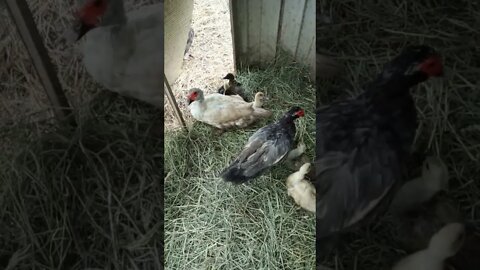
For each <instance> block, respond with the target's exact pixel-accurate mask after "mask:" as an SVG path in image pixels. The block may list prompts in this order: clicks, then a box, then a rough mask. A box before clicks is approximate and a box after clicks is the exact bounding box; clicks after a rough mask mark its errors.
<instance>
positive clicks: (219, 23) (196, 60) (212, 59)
mask: <svg viewBox="0 0 480 270" xmlns="http://www.w3.org/2000/svg"><path fill="white" fill-rule="evenodd" d="M192 28H193V30H194V31H195V36H194V38H193V43H192V46H191V47H190V50H189V52H188V54H189V55H190V56H189V57H188V59H185V60H184V63H183V68H182V72H181V73H180V76H179V77H178V79H177V80H176V81H175V83H173V84H172V85H171V86H172V90H173V92H174V95H175V98H176V99H177V102H178V105H179V107H180V109H181V111H182V113H183V117H184V118H185V119H186V120H187V122H190V121H191V116H190V113H189V112H188V108H187V107H186V104H185V94H186V93H187V92H188V90H189V89H191V88H193V87H197V88H200V89H202V90H203V91H205V92H206V93H210V92H215V91H216V90H217V89H218V87H220V86H221V85H222V83H223V80H222V78H223V77H224V76H225V75H226V74H227V73H229V72H233V47H232V33H231V26H230V12H229V7H228V1H227V0H221V1H219V0H195V1H194V8H193V15H192ZM186 39H187V37H185V41H186ZM165 127H166V130H171V129H175V128H178V127H179V123H177V121H176V119H175V118H174V116H173V112H172V108H171V107H170V105H169V104H168V102H167V99H166V98H165Z"/></svg>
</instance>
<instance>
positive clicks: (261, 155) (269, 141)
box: [221, 107, 305, 184]
mask: <svg viewBox="0 0 480 270" xmlns="http://www.w3.org/2000/svg"><path fill="white" fill-rule="evenodd" d="M304 115H305V111H304V110H303V109H302V108H300V107H292V108H291V109H290V110H289V111H287V112H286V113H285V114H284V115H283V116H282V117H281V118H280V119H279V120H278V121H277V122H275V123H272V124H270V125H267V126H264V127H262V128H261V129H259V130H257V131H256V132H255V133H254V134H253V135H252V136H250V138H249V139H248V142H247V144H246V145H245V146H244V148H243V150H242V151H241V152H240V154H239V155H238V156H237V158H236V159H235V160H234V161H233V162H232V163H231V164H230V165H229V166H228V167H227V168H225V169H224V170H223V171H222V173H221V177H222V178H223V179H224V180H225V181H228V182H233V183H235V184H240V183H245V182H247V181H248V180H251V179H254V178H256V177H258V176H260V175H262V174H263V173H265V172H266V171H267V170H268V169H270V168H271V167H273V166H275V165H277V164H278V163H280V162H281V161H283V160H284V159H285V158H287V157H288V158H295V157H296V156H299V155H301V154H302V153H297V152H295V150H296V149H293V144H294V139H295V133H296V127H295V119H297V118H300V117H303V116H304ZM291 152H295V153H296V154H295V156H292V155H290V153H291Z"/></svg>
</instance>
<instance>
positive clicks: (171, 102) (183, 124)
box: [163, 73, 188, 131]
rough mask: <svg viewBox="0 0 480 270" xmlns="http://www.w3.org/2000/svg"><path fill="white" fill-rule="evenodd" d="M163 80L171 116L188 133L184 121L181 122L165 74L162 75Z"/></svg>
mask: <svg viewBox="0 0 480 270" xmlns="http://www.w3.org/2000/svg"><path fill="white" fill-rule="evenodd" d="M163 79H164V80H165V86H166V87H165V89H166V90H167V92H166V94H167V99H168V103H170V106H172V109H173V114H174V115H175V118H177V121H178V122H179V123H180V124H181V125H182V127H183V128H184V129H185V131H188V128H187V124H186V123H185V120H183V117H182V112H181V111H180V108H179V107H178V104H177V101H176V99H175V96H174V95H173V91H172V88H170V84H169V83H168V80H167V76H166V75H165V73H164V74H163Z"/></svg>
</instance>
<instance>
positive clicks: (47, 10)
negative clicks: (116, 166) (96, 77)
mask: <svg viewBox="0 0 480 270" xmlns="http://www.w3.org/2000/svg"><path fill="white" fill-rule="evenodd" d="M77 2H79V1H78V0H70V1H61V0H52V1H40V0H30V1H27V3H28V4H29V7H30V10H31V11H32V13H33V17H34V20H35V22H36V24H37V28H38V30H39V32H40V35H41V36H42V37H43V39H44V45H45V46H46V48H47V50H48V53H49V55H50V59H51V61H52V63H53V65H54V66H55V67H56V69H57V72H58V73H57V74H58V78H59V80H60V82H61V84H62V86H63V89H64V91H65V93H66V95H67V98H68V99H69V101H70V103H71V104H72V105H73V107H75V108H79V107H81V106H84V105H85V104H88V103H89V101H90V100H91V98H93V96H94V94H95V93H97V92H98V91H99V90H101V87H100V86H99V85H98V84H96V83H94V82H93V81H92V79H91V78H90V76H89V75H88V74H87V73H86V71H85V68H84V67H83V63H82V61H81V51H80V48H81V45H82V42H81V41H80V42H78V43H77V44H69V43H68V42H67V41H66V40H65V33H66V31H67V30H70V29H72V19H73V12H74V9H75V7H76V5H77ZM156 2H158V1H155V0H142V1H133V0H126V1H125V7H126V10H127V11H128V10H133V9H136V8H138V7H140V6H143V5H146V4H152V3H156ZM0 25H2V27H1V28H0V38H1V39H0V57H1V58H2V59H1V60H2V65H0V130H2V137H5V138H7V137H8V136H9V135H8V134H5V132H7V131H6V130H8V129H10V128H12V127H13V126H15V124H16V123H20V122H28V123H39V124H40V125H41V124H42V122H43V121H45V120H48V119H50V118H51V117H52V113H51V112H50V110H49V107H50V103H49V101H48V99H47V97H46V95H45V93H44V89H43V87H42V85H41V83H40V80H39V78H38V76H37V74H36V71H35V69H34V67H33V64H32V62H31V61H30V57H29V54H28V52H27V50H26V48H25V47H24V45H23V42H22V40H21V38H20V35H19V34H18V32H17V29H16V27H15V25H14V23H13V20H12V19H11V18H10V15H9V13H8V10H7V9H6V7H5V8H3V9H1V10H0ZM3 141H4V143H3V144H2V147H5V145H9V144H10V143H9V142H10V140H9V139H4V140H3ZM7 142H8V143H7Z"/></svg>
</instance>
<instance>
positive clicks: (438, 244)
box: [392, 223, 465, 270]
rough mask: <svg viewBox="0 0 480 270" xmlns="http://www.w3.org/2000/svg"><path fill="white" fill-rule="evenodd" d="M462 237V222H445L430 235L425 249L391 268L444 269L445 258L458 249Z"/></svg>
mask: <svg viewBox="0 0 480 270" xmlns="http://www.w3.org/2000/svg"><path fill="white" fill-rule="evenodd" d="M464 238H465V228H464V226H463V225H462V224H460V223H450V224H447V225H446V226H444V227H443V228H441V229H440V230H439V231H438V232H437V233H436V234H434V235H433V236H432V238H431V239H430V242H429V245H428V247H427V248H426V249H423V250H420V251H418V252H416V253H414V254H412V255H409V256H408V257H406V258H404V259H402V260H401V261H399V262H398V263H397V264H396V265H395V266H394V267H393V268H392V270H444V269H445V260H446V259H447V258H449V257H451V256H453V255H455V254H456V253H457V252H458V251H459V250H460V248H461V246H462V244H463V241H464Z"/></svg>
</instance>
